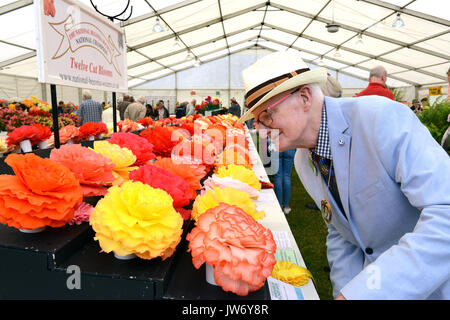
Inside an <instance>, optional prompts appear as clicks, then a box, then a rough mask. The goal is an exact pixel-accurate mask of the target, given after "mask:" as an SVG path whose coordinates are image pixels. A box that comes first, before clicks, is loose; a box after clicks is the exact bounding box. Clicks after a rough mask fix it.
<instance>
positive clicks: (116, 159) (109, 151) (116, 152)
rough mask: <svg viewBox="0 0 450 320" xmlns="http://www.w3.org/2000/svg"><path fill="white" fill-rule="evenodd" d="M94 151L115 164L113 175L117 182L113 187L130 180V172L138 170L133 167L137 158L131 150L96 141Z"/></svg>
mask: <svg viewBox="0 0 450 320" xmlns="http://www.w3.org/2000/svg"><path fill="white" fill-rule="evenodd" d="M93 150H94V151H95V152H97V153H99V154H101V155H103V156H104V157H106V158H108V159H110V160H111V161H112V162H113V163H114V164H115V166H114V169H113V175H114V177H115V178H116V180H115V181H114V182H113V185H121V184H122V183H123V182H125V181H127V180H129V177H128V174H129V173H130V171H133V170H135V169H137V168H138V167H132V166H131V165H132V164H133V163H135V162H136V156H135V155H134V154H133V152H132V151H131V150H130V149H127V148H121V147H120V146H119V145H117V144H112V143H109V142H108V141H95V142H94V149H93Z"/></svg>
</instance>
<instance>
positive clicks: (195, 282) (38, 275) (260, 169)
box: [0, 131, 319, 300]
mask: <svg viewBox="0 0 450 320" xmlns="http://www.w3.org/2000/svg"><path fill="white" fill-rule="evenodd" d="M247 139H248V140H249V144H250V152H251V156H252V158H253V160H254V172H255V173H256V175H257V176H258V177H260V179H261V180H263V181H269V179H268V177H267V174H266V171H265V169H264V166H263V164H262V162H261V159H260V157H259V155H258V153H257V150H256V148H255V145H254V143H253V141H252V139H251V136H250V134H249V132H248V131H247ZM82 145H84V146H87V147H92V145H93V142H92V141H87V142H83V143H82ZM34 153H36V154H37V155H39V156H41V157H44V158H48V157H49V153H50V150H48V149H47V150H38V151H34ZM0 162H1V163H0V171H1V172H0V173H1V174H12V170H11V169H10V168H9V167H8V166H7V165H6V164H5V163H4V159H0ZM89 201H92V202H91V203H92V204H93V205H95V203H96V201H98V198H97V199H95V198H94V197H92V199H89ZM256 204H257V207H258V210H264V211H265V214H266V217H265V218H264V219H262V220H260V221H259V222H260V223H261V224H262V225H264V226H265V227H267V228H269V229H270V230H271V231H272V233H273V235H274V238H275V240H276V243H277V247H278V248H277V254H276V258H277V260H290V261H292V262H295V263H297V264H298V265H300V266H305V263H304V261H303V259H302V256H301V254H300V251H299V249H298V247H297V244H296V242H295V239H294V237H293V235H292V232H291V230H290V228H289V225H288V223H287V220H286V217H285V216H284V213H283V212H282V211H281V208H280V206H279V205H278V202H277V200H276V197H275V193H274V190H273V189H263V190H262V192H261V196H260V198H259V199H258V201H257V202H256ZM193 227H194V222H193V221H185V223H184V226H183V235H182V240H181V242H180V244H179V245H178V247H177V250H176V253H175V254H174V255H173V256H171V257H170V258H168V259H166V260H164V261H162V260H161V259H159V258H157V259H152V260H143V259H132V260H118V259H116V258H115V257H114V255H113V254H112V253H110V254H106V253H104V252H101V248H100V247H99V245H98V242H97V241H94V240H93V237H94V233H93V230H92V228H91V227H90V226H89V224H88V223H83V224H81V225H79V226H77V225H74V226H69V225H66V226H64V227H62V228H54V229H53V228H47V229H46V230H45V231H43V232H41V233H37V234H25V233H22V232H20V231H19V230H16V229H14V228H9V227H7V226H4V225H0V261H1V263H0V299H157V300H158V299H159V300H160V299H168V300H173V299H177V300H180V299H196V300H197V299H203V300H221V299H228V300H253V299H256V300H269V299H288V298H290V299H299V300H301V299H306V300H309V299H319V297H318V295H317V292H316V290H315V288H314V284H313V282H312V280H310V281H309V282H308V283H307V284H306V285H304V286H302V287H300V288H295V287H293V286H290V285H286V284H284V283H282V282H278V280H276V279H272V278H270V277H269V279H268V281H267V282H266V284H265V285H264V287H263V288H261V289H260V290H258V291H256V292H252V293H250V294H249V295H248V296H245V297H239V296H237V295H235V294H233V293H230V292H225V291H223V290H222V288H220V287H218V286H214V285H211V284H209V283H207V282H206V276H205V265H203V266H202V267H201V268H200V269H198V270H197V269H195V268H194V266H193V264H192V257H191V254H190V253H189V252H187V245H188V243H187V241H186V235H187V233H188V232H190V230H191V229H192V228H193Z"/></svg>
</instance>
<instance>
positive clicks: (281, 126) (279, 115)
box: [255, 87, 311, 152]
mask: <svg viewBox="0 0 450 320" xmlns="http://www.w3.org/2000/svg"><path fill="white" fill-rule="evenodd" d="M290 91H291V92H292V90H290ZM290 91H287V92H283V93H280V94H279V95H276V96H274V97H272V98H271V99H269V100H268V101H266V102H264V103H263V104H262V107H261V109H260V110H259V111H256V114H255V121H256V122H255V126H256V128H257V129H258V130H259V132H260V135H261V136H262V137H264V136H265V135H267V136H269V138H270V139H271V140H273V141H274V143H275V145H276V147H277V149H278V150H279V151H280V152H282V151H284V150H288V149H294V148H298V147H304V145H303V141H302V140H303V135H304V132H305V128H306V127H307V117H306V113H305V107H306V111H307V110H309V107H308V106H309V102H310V101H309V100H308V95H310V94H311V91H310V89H309V87H302V88H301V89H300V91H298V92H295V93H293V94H292V95H290V96H289V94H290ZM305 94H306V96H305ZM285 97H287V98H286V99H284V100H283V101H282V102H280V103H279V104H276V102H277V101H279V100H280V99H283V98H285ZM272 104H276V105H274V106H273V107H272V108H270V110H266V109H267V107H269V106H271V105H272ZM258 109H259V108H258ZM265 113H266V114H265ZM267 116H269V117H270V118H271V123H270V124H268V123H267V122H265V121H264V120H263V119H264V118H267ZM263 122H264V123H266V124H267V126H266V125H264V124H263Z"/></svg>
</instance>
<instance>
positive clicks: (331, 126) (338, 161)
mask: <svg viewBox="0 0 450 320" xmlns="http://www.w3.org/2000/svg"><path fill="white" fill-rule="evenodd" d="M325 105H326V108H327V120H328V134H329V138H330V147H331V153H332V155H333V166H334V171H335V174H336V183H337V186H338V190H339V196H340V198H341V202H342V206H343V208H344V210H345V213H346V215H347V218H348V219H350V210H349V203H348V198H349V197H348V188H349V185H348V184H349V180H348V179H349V174H348V172H349V165H350V146H351V138H352V137H351V132H350V128H349V125H348V123H347V121H346V119H345V117H344V114H343V112H342V109H341V105H340V103H339V99H334V98H329V97H325Z"/></svg>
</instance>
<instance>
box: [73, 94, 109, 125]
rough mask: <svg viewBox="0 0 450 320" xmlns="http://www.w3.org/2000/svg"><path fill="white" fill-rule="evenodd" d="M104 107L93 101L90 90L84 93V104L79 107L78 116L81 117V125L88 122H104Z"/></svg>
mask: <svg viewBox="0 0 450 320" xmlns="http://www.w3.org/2000/svg"><path fill="white" fill-rule="evenodd" d="M102 112H103V109H102V105H101V104H100V102H97V101H94V100H92V94H91V92H90V91H89V90H84V91H83V102H81V103H80V106H79V107H78V111H77V115H78V116H79V117H80V124H81V125H83V124H85V123H87V122H101V121H102Z"/></svg>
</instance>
